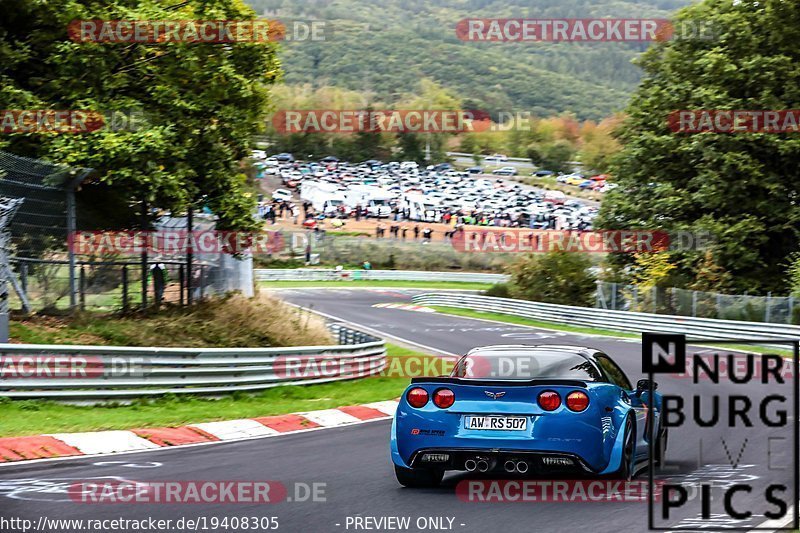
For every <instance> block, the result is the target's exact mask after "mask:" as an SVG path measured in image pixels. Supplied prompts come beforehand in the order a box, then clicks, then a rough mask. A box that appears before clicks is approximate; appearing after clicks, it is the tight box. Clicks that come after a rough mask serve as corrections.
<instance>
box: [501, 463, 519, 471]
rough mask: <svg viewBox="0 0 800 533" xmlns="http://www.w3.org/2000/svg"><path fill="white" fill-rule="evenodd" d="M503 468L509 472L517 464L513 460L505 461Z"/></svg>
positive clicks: (515, 467)
mask: <svg viewBox="0 0 800 533" xmlns="http://www.w3.org/2000/svg"><path fill="white" fill-rule="evenodd" d="M503 468H504V469H505V471H506V472H508V473H509V474H510V473H511V472H513V471H514V470H516V469H517V465H516V463H515V462H514V461H506V464H504V465H503Z"/></svg>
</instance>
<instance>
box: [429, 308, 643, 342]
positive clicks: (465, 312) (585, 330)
mask: <svg viewBox="0 0 800 533" xmlns="http://www.w3.org/2000/svg"><path fill="white" fill-rule="evenodd" d="M427 307H430V308H432V309H436V310H437V311H438V312H440V313H446V314H448V315H457V316H463V317H467V318H480V319H484V320H496V321H498V322H506V323H508V324H519V325H521V326H531V327H535V328H546V329H556V330H558V331H564V332H567V333H580V334H584V335H606V336H610V337H630V338H639V337H640V335H636V334H635V333H626V332H621V331H613V330H610V329H602V328H589V327H583V326H569V325H565V324H559V323H556V322H546V321H544V320H532V319H530V318H523V317H519V316H515V315H506V314H503V313H488V312H485V311H473V310H471V309H461V308H459V307H445V306H441V305H429V306H427Z"/></svg>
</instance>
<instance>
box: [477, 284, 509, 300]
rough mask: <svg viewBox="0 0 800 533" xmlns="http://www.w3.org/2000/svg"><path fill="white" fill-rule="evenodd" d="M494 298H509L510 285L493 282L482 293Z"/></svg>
mask: <svg viewBox="0 0 800 533" xmlns="http://www.w3.org/2000/svg"><path fill="white" fill-rule="evenodd" d="M483 294H484V296H493V297H494V298H511V287H510V285H509V284H508V283H495V284H494V285H492V286H491V287H489V288H488V289H486V292H484V293H483Z"/></svg>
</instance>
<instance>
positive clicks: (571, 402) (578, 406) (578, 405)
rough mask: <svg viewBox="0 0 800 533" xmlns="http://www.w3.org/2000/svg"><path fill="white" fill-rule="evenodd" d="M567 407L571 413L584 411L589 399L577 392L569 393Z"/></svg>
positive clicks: (584, 394)
mask: <svg viewBox="0 0 800 533" xmlns="http://www.w3.org/2000/svg"><path fill="white" fill-rule="evenodd" d="M567 407H568V408H569V409H570V410H571V411H578V412H580V411H585V410H586V408H587V407H589V397H588V396H587V395H586V393H585V392H582V391H579V390H576V391H574V392H570V393H569V394H567Z"/></svg>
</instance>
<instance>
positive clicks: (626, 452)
mask: <svg viewBox="0 0 800 533" xmlns="http://www.w3.org/2000/svg"><path fill="white" fill-rule="evenodd" d="M633 446H634V435H633V422H632V421H631V419H630V418H628V419H627V421H626V422H625V438H624V444H623V448H622V464H620V466H619V470H617V471H616V472H615V473H614V474H612V475H611V477H612V478H614V479H621V480H623V481H630V480H631V478H632V477H633V451H634V448H633Z"/></svg>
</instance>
